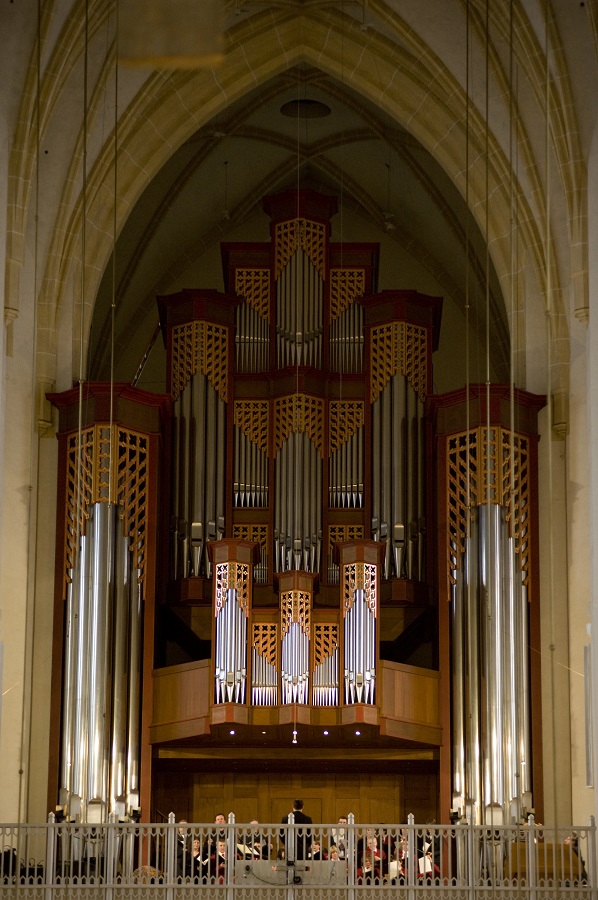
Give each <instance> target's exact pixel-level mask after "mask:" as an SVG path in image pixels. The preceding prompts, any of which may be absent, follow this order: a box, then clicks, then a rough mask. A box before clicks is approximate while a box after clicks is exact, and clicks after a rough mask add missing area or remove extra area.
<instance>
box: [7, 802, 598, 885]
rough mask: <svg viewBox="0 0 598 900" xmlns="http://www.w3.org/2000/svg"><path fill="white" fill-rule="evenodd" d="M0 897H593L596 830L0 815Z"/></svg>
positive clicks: (589, 827)
mask: <svg viewBox="0 0 598 900" xmlns="http://www.w3.org/2000/svg"><path fill="white" fill-rule="evenodd" d="M0 831H1V836H2V851H1V855H0V896H1V897H2V898H3V900H4V898H6V900H9V898H12V897H14V898H18V900H21V898H28V900H29V898H31V900H34V898H35V900H37V898H40V900H41V898H43V900H57V898H64V900H76V898H78V897H80V898H92V897H94V898H95V897H97V898H100V897H101V898H115V900H117V898H123V900H124V898H129V897H148V898H150V897H152V898H154V897H156V898H163V900H182V898H187V897H189V898H191V897H198V896H201V897H202V898H212V897H213V898H215V900H216V898H218V900H236V898H238V900H241V898H246V900H264V898H265V897H267V900H301V898H305V900H313V898H316V897H318V898H322V897H324V896H325V897H327V898H328V897H338V900H340V898H341V897H342V898H345V897H347V898H348V900H365V898H368V897H372V896H373V895H374V894H380V895H385V894H386V895H387V896H388V897H389V900H390V898H391V897H392V898H396V897H399V898H403V897H404V898H409V900H415V898H418V897H421V898H424V897H435V898H441V897H445V896H446V897H453V898H467V900H482V898H483V900H486V898H488V900H490V898H513V900H515V898H527V897H532V898H534V900H548V898H559V900H560V898H565V897H571V898H582V897H588V898H589V897H592V898H596V896H597V893H596V830H595V825H594V822H593V820H592V821H591V822H590V824H589V825H587V826H582V827H575V828H573V827H563V826H561V827H547V826H542V825H535V824H534V821H533V818H530V820H529V821H528V822H527V823H526V824H523V825H519V826H508V827H506V826H501V827H495V826H492V827H488V826H473V825H470V824H467V823H458V824H452V825H417V824H415V822H414V820H413V817H412V816H410V817H409V821H408V822H407V823H406V824H397V825H376V824H372V825H364V824H356V823H354V822H353V821H352V817H349V821H348V824H346V825H320V824H314V825H311V826H300V825H298V824H297V825H295V824H293V823H292V824H290V825H276V824H272V825H262V824H260V825H257V824H250V825H246V824H243V825H241V824H238V823H236V822H235V821H234V816H233V815H232V814H231V815H230V816H229V821H228V822H227V823H226V824H222V825H220V824H219V825H215V824H187V823H185V824H181V823H177V822H176V821H175V820H174V816H173V815H171V816H170V818H169V821H168V822H167V823H162V824H142V823H141V824H140V823H129V822H127V823H122V822H116V821H111V822H109V823H107V824H97V825H92V824H79V823H69V822H57V821H55V820H54V816H53V815H51V816H50V817H49V821H48V823H47V824H45V825H3V826H0Z"/></svg>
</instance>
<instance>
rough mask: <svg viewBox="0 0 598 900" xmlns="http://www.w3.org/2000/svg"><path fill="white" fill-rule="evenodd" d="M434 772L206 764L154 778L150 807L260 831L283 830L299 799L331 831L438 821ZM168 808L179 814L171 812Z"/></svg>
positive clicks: (244, 762) (299, 760)
mask: <svg viewBox="0 0 598 900" xmlns="http://www.w3.org/2000/svg"><path fill="white" fill-rule="evenodd" d="M271 765H272V766H273V767H274V766H275V765H276V763H275V761H272V763H271ZM435 765H436V764H432V765H431V767H430V770H429V771H427V772H425V771H414V768H413V765H412V764H407V767H408V769H409V770H408V771H405V770H404V769H403V767H402V766H401V765H400V764H397V766H396V769H395V771H371V767H370V766H365V764H364V768H365V769H367V771H363V772H361V773H360V772H354V773H335V772H324V773H322V772H317V771H310V770H309V761H308V760H303V759H302V758H301V756H300V755H299V756H298V758H297V760H296V763H295V768H294V769H293V771H292V772H280V771H268V772H263V771H260V772H254V771H253V770H252V761H251V760H250V759H246V760H240V761H238V763H237V769H236V771H228V772H220V771H216V772H215V771H213V770H212V769H211V766H210V764H209V763H207V762H205V761H204V769H205V771H200V772H197V771H193V772H188V771H187V772H185V771H181V772H180V774H178V775H177V774H176V773H175V772H173V771H169V772H162V773H161V772H160V771H159V770H158V771H156V774H155V791H154V805H155V808H157V809H159V810H160V811H163V812H165V813H166V812H167V811H168V812H174V814H175V816H176V818H177V819H181V818H183V819H187V820H188V821H189V822H213V821H214V817H215V815H216V814H217V813H224V815H225V816H228V814H229V813H230V812H233V813H234V814H235V819H236V821H237V822H250V821H251V820H252V819H258V821H259V822H261V823H262V824H264V825H265V824H271V823H277V822H280V820H281V818H282V816H283V815H285V814H286V813H288V812H289V811H290V809H291V804H292V802H293V800H294V799H295V798H297V797H300V798H301V799H303V801H304V803H305V812H306V813H307V814H308V815H310V816H311V817H312V819H313V820H314V822H315V823H324V824H332V823H334V822H336V821H337V819H338V818H339V816H343V815H347V814H348V813H353V815H354V816H355V821H356V822H357V823H370V822H386V823H388V824H392V823H399V822H403V821H405V820H406V819H407V815H408V814H409V813H413V814H414V816H415V819H416V821H417V822H424V821H426V820H428V819H430V818H436V817H437V815H438V812H437V798H438V776H437V773H436V771H435ZM239 766H241V770H239V768H238V767H239ZM376 768H377V769H378V770H379V769H380V768H381V767H380V766H379V764H378V765H377V766H376ZM173 803H177V804H178V807H177V808H175V809H171V807H172V805H173Z"/></svg>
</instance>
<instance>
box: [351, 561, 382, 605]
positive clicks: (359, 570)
mask: <svg viewBox="0 0 598 900" xmlns="http://www.w3.org/2000/svg"><path fill="white" fill-rule="evenodd" d="M342 568H343V616H346V615H347V612H348V611H349V610H350V609H351V607H352V606H353V600H354V599H355V591H358V590H362V591H363V592H364V595H365V602H366V604H367V605H368V607H369V609H370V610H371V611H372V613H373V615H374V618H376V616H377V615H378V573H377V571H376V566H374V565H372V563H365V562H354V563H349V564H348V565H345V566H343V567H342Z"/></svg>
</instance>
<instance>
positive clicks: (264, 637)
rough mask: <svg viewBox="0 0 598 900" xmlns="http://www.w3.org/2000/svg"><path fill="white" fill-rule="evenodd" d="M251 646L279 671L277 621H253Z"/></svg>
mask: <svg viewBox="0 0 598 900" xmlns="http://www.w3.org/2000/svg"><path fill="white" fill-rule="evenodd" d="M251 646H252V647H253V649H254V650H255V652H256V653H257V654H258V655H259V656H261V657H263V659H265V660H266V662H268V663H270V665H271V666H274V667H275V668H276V670H277V671H278V669H279V665H278V625H277V624H276V622H253V624H252V626H251Z"/></svg>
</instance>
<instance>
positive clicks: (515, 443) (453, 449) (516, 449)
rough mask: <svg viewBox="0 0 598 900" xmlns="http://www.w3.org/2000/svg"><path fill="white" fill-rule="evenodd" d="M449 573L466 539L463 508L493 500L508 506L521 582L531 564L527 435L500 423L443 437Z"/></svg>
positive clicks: (457, 562) (458, 564)
mask: <svg viewBox="0 0 598 900" xmlns="http://www.w3.org/2000/svg"><path fill="white" fill-rule="evenodd" d="M446 467H447V494H446V511H447V557H448V571H449V578H450V579H451V582H453V583H454V580H455V579H454V576H453V574H452V573H453V572H454V571H455V570H459V569H460V568H461V565H462V558H463V554H464V553H465V541H466V539H467V511H468V509H469V510H473V509H474V508H475V507H479V506H483V505H484V504H486V503H492V504H495V505H497V506H504V507H506V509H507V521H508V522H509V526H510V534H511V537H512V538H514V540H515V548H516V552H517V553H518V555H519V560H520V565H521V571H522V572H523V574H524V582H523V583H524V584H526V585H527V584H528V579H529V562H530V531H529V529H530V516H531V510H530V487H531V485H530V465H529V438H528V437H526V436H525V435H521V434H513V433H512V432H511V431H509V430H508V429H505V428H502V427H500V426H491V427H490V429H488V428H487V427H486V426H478V427H477V428H474V429H471V430H470V431H469V432H467V431H463V432H461V433H459V434H454V435H450V436H449V437H447V439H446Z"/></svg>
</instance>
